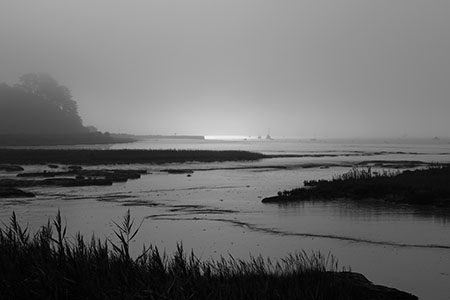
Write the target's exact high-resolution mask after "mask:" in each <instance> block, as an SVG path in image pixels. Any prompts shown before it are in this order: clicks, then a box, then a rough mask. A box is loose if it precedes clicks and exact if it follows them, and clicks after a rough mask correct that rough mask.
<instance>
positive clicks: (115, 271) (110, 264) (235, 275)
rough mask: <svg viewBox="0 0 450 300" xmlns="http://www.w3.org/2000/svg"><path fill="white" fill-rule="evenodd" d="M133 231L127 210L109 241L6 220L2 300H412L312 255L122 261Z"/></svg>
mask: <svg viewBox="0 0 450 300" xmlns="http://www.w3.org/2000/svg"><path fill="white" fill-rule="evenodd" d="M139 228H140V226H136V225H135V224H134V220H133V219H132V218H131V216H130V213H129V212H128V213H127V214H126V215H125V216H124V219H123V222H122V223H120V224H116V230H115V234H116V238H115V239H114V240H109V239H108V240H107V241H101V240H99V239H92V240H91V241H90V242H86V241H85V239H84V237H83V236H81V235H77V236H76V237H75V238H70V237H67V236H66V226H65V224H63V222H62V218H61V216H60V215H59V213H58V215H57V216H56V217H55V218H54V219H53V220H51V221H49V222H48V225H45V226H42V227H41V228H40V229H39V230H37V232H36V233H35V234H31V233H30V232H29V230H28V228H22V227H21V226H20V224H19V222H18V220H17V218H16V216H15V214H13V215H12V217H11V219H10V224H9V225H4V226H3V228H2V230H1V231H0V262H2V268H1V272H0V296H1V298H2V299H30V298H33V299H60V298H66V299H98V297H99V295H101V297H102V298H107V299H141V298H144V299H336V300H339V299H359V300H364V299H400V300H401V299H405V300H409V299H411V300H412V299H417V297H415V296H413V295H411V294H408V293H405V292H401V291H398V290H396V289H391V288H387V287H382V286H377V285H374V284H372V283H371V282H370V281H368V280H367V279H366V278H365V277H364V276H363V275H361V274H358V273H352V272H345V271H339V270H338V267H337V262H336V260H335V259H334V258H333V257H331V256H323V255H321V254H320V253H318V252H314V253H311V254H307V253H305V252H301V253H297V254H294V255H290V256H288V257H286V258H285V259H283V260H280V262H279V263H276V264H274V263H271V262H270V261H269V260H266V259H263V258H261V257H255V258H251V259H250V260H249V261H244V260H237V259H234V258H232V257H231V258H229V259H221V260H208V261H202V260H200V259H199V258H198V257H197V256H195V255H194V254H193V253H191V254H189V255H187V254H186V253H185V252H184V251H183V248H182V246H178V249H177V251H176V252H175V253H174V254H173V255H166V254H162V253H160V252H159V250H158V248H156V247H153V246H150V247H148V248H144V250H143V252H142V253H141V254H140V255H139V256H138V257H136V258H135V257H131V256H130V242H131V240H132V239H133V238H134V237H135V236H136V234H137V233H138V231H139Z"/></svg>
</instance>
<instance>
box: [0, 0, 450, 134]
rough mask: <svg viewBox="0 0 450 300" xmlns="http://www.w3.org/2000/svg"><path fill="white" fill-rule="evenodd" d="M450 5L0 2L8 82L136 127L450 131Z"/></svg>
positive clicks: (89, 116) (99, 121)
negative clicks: (65, 93) (67, 98)
mask: <svg viewBox="0 0 450 300" xmlns="http://www.w3.org/2000/svg"><path fill="white" fill-rule="evenodd" d="M449 29H450V2H449V1H422V0H403V1H400V0H399V1H388V0H378V1H361V0H354V1H349V0H345V1H344V0H341V1H331V0H330V1H312V0H311V1H300V0H295V1H242V0H227V1H220V2H219V1H210V0H209V1H208V0H204V1H200V0H193V1H181V0H180V1H163V0H161V1H137V0H136V1H111V0H102V1H85V0H83V1H80V0H79V1H58V0H52V1H49V0H43V1H22V0H11V1H10V0H2V1H1V2H0V38H1V42H0V66H1V68H0V82H5V83H7V84H14V83H16V82H17V79H18V78H19V77H20V76H21V75H23V74H26V73H30V72H45V73H48V74H51V75H52V76H53V77H54V78H55V79H56V80H58V82H59V83H60V84H62V85H65V86H67V87H69V89H70V91H71V94H72V96H73V99H74V100H75V101H76V102H77V103H78V111H79V114H80V116H81V117H82V119H83V123H84V124H85V125H94V126H96V127H97V128H98V129H99V130H102V131H110V132H117V133H136V134H174V133H177V134H201V135H221V134H224V135H234V134H237V135H264V134H266V133H267V131H268V130H269V129H270V131H271V134H272V135H273V136H296V137H306V138H308V137H317V138H326V137H380V136H388V137H399V136H404V135H407V136H410V137H413V136H430V137H433V136H449V133H448V128H450V118H448V112H449V111H450V99H449V98H450V97H449V96H450V84H449V78H450V59H449V55H450V54H449V53H450V31H449Z"/></svg>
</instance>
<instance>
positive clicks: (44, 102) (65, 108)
mask: <svg viewBox="0 0 450 300" xmlns="http://www.w3.org/2000/svg"><path fill="white" fill-rule="evenodd" d="M85 132H87V129H86V128H85V127H83V125H82V121H81V118H80V116H79V115H78V109H77V104H76V102H75V101H74V100H73V99H72V95H71V93H70V91H69V89H68V88H67V87H65V86H62V85H59V84H58V82H57V81H56V80H55V79H53V78H52V77H51V76H49V75H46V74H26V75H24V76H22V77H21V78H20V83H19V84H17V85H15V86H14V87H11V86H8V85H7V84H0V134H13V135H17V134H39V135H48V134H71V133H85Z"/></svg>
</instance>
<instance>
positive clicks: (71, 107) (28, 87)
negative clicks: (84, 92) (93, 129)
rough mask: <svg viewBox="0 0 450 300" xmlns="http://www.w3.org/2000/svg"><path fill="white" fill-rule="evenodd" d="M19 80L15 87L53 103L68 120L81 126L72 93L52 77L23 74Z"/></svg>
mask: <svg viewBox="0 0 450 300" xmlns="http://www.w3.org/2000/svg"><path fill="white" fill-rule="evenodd" d="M19 81H20V83H19V84H17V85H16V87H17V88H20V89H22V90H23V91H25V92H27V93H29V94H32V95H34V96H37V97H39V98H41V99H43V100H45V101H47V102H48V103H50V104H52V105H54V106H55V107H57V108H58V109H60V110H61V112H62V113H63V114H64V115H65V117H66V118H67V120H68V121H71V122H73V123H74V124H73V125H77V126H80V127H81V126H82V121H81V118H80V116H79V115H78V106H77V103H76V102H75V101H74V100H73V99H72V94H71V93H70V90H69V89H68V88H67V87H65V86H63V85H60V84H59V83H58V82H57V81H56V80H55V79H54V78H53V77H51V76H50V75H48V74H45V73H30V74H25V75H23V76H21V77H20V78H19Z"/></svg>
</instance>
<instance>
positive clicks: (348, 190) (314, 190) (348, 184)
mask: <svg viewBox="0 0 450 300" xmlns="http://www.w3.org/2000/svg"><path fill="white" fill-rule="evenodd" d="M449 182H450V165H436V166H430V167H428V168H425V169H417V170H412V171H411V170H407V171H403V172H400V171H383V172H377V171H373V170H372V169H371V168H367V169H356V168H354V169H352V170H350V171H349V172H348V173H345V174H343V175H339V176H335V177H334V178H333V179H331V180H311V181H305V182H304V187H301V188H296V189H293V190H290V191H283V192H278V195H277V196H273V197H268V198H264V199H263V200H262V202H264V203H280V202H289V201H303V200H315V199H320V200H327V199H341V198H343V199H353V200H361V199H382V200H385V201H390V202H397V203H408V204H425V205H450V185H449V184H448V183H449Z"/></svg>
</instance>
